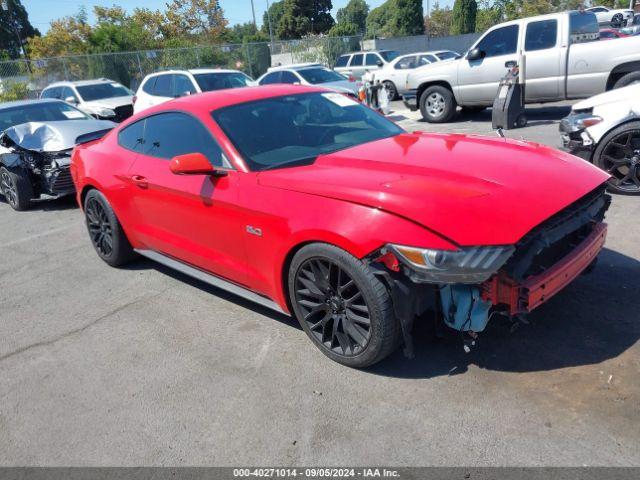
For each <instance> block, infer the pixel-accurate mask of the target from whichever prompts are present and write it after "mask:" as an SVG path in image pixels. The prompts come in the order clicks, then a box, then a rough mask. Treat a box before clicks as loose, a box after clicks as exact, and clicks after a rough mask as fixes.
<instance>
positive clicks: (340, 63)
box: [336, 55, 349, 67]
mask: <svg viewBox="0 0 640 480" xmlns="http://www.w3.org/2000/svg"><path fill="white" fill-rule="evenodd" d="M348 61H349V55H341V56H339V57H338V60H336V67H346V66H347V62H348Z"/></svg>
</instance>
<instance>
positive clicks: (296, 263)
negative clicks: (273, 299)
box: [288, 243, 400, 368]
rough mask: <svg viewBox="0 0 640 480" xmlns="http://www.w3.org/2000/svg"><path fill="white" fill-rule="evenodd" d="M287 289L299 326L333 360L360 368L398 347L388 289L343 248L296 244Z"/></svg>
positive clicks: (395, 321)
mask: <svg viewBox="0 0 640 480" xmlns="http://www.w3.org/2000/svg"><path fill="white" fill-rule="evenodd" d="M288 287H289V298H290V301H291V305H292V307H293V313H294V314H295V316H296V318H297V319H298V321H299V322H300V325H301V326H302V328H303V330H304V331H305V333H306V334H307V335H308V336H309V338H310V339H311V341H312V342H313V343H314V344H315V345H316V346H317V347H318V348H319V349H320V350H321V351H322V353H324V354H325V355H326V356H327V357H329V358H331V359H332V360H334V361H336V362H338V363H341V364H343V365H347V366H349V367H354V368H364V367H368V366H370V365H373V364H374V363H377V362H379V361H380V360H382V359H383V358H385V357H387V356H388V355H389V354H390V353H391V352H393V350H394V349H395V348H396V347H397V345H398V343H399V339H400V326H399V323H398V321H397V320H396V318H395V316H394V314H393V305H392V301H391V296H390V294H389V292H388V290H387V288H386V287H385V285H384V284H383V283H382V282H381V281H380V280H379V279H378V278H377V277H376V276H375V275H373V273H372V271H371V269H370V268H369V267H368V266H367V265H365V264H364V263H362V262H361V261H360V260H358V259H357V258H355V257H353V256H352V255H350V254H349V253H347V252H345V251H344V250H341V249H340V248H337V247H334V246H332V245H328V244H324V243H313V244H310V245H307V246H305V247H303V248H301V249H300V250H299V251H298V252H297V253H296V254H295V256H294V257H293V259H292V261H291V266H290V268H289V273H288Z"/></svg>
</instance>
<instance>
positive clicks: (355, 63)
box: [349, 53, 364, 67]
mask: <svg viewBox="0 0 640 480" xmlns="http://www.w3.org/2000/svg"><path fill="white" fill-rule="evenodd" d="M363 57H364V55H362V54H361V53H358V54H356V55H354V56H353V57H352V58H351V63H350V64H349V66H350V67H360V66H362V59H363Z"/></svg>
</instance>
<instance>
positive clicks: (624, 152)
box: [593, 121, 640, 195]
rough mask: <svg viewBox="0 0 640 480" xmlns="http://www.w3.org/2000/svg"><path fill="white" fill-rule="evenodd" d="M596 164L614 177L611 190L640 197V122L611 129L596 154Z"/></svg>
mask: <svg viewBox="0 0 640 480" xmlns="http://www.w3.org/2000/svg"><path fill="white" fill-rule="evenodd" d="M593 163H594V164H595V165H596V166H597V167H599V168H601V169H602V170H604V171H605V172H607V173H608V174H609V175H611V176H612V178H611V180H609V184H608V187H609V190H610V191H611V192H614V193H619V194H623V195H640V121H637V122H629V123H625V124H624V125H620V126H619V127H617V128H614V129H613V130H611V131H610V132H609V133H608V134H607V135H605V137H604V138H603V139H602V140H601V141H600V143H599V144H598V146H597V148H596V150H595V152H594V153H593Z"/></svg>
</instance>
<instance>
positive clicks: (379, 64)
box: [376, 60, 384, 67]
mask: <svg viewBox="0 0 640 480" xmlns="http://www.w3.org/2000/svg"><path fill="white" fill-rule="evenodd" d="M376 65H378V66H379V67H383V66H384V63H382V60H378V61H377V62H376Z"/></svg>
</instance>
